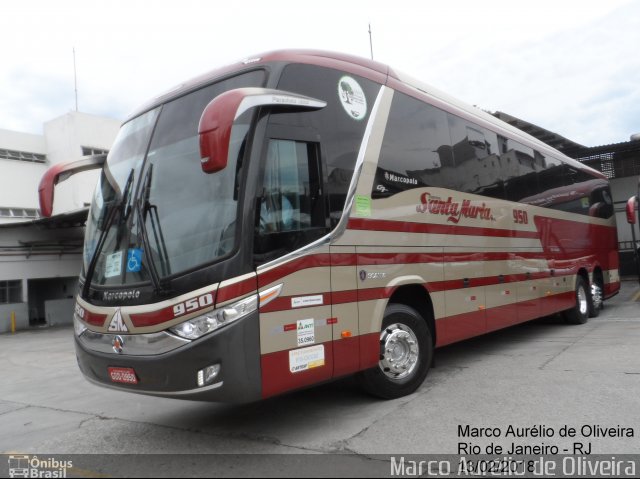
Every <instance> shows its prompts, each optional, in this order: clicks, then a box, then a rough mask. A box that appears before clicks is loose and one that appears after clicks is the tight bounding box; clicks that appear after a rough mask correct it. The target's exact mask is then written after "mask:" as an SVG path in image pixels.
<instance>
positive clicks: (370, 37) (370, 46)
mask: <svg viewBox="0 0 640 479" xmlns="http://www.w3.org/2000/svg"><path fill="white" fill-rule="evenodd" d="M369 48H370V49H371V59H372V60H373V39H372V36H371V23H369Z"/></svg>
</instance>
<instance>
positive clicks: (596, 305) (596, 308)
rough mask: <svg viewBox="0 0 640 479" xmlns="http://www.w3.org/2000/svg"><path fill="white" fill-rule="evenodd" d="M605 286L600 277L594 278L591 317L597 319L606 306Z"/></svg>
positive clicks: (590, 303) (590, 304)
mask: <svg viewBox="0 0 640 479" xmlns="http://www.w3.org/2000/svg"><path fill="white" fill-rule="evenodd" d="M603 294H604V286H603V284H602V278H600V277H599V276H595V275H594V277H593V283H592V284H591V300H590V301H589V317H591V318H595V317H597V316H598V315H599V314H600V310H601V309H602V306H603V304H604V302H603Z"/></svg>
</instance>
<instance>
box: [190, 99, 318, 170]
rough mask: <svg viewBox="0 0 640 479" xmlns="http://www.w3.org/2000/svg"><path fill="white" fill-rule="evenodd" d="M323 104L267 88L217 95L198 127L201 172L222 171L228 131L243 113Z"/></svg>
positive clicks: (227, 152) (304, 107)
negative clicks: (265, 108) (265, 107)
mask: <svg viewBox="0 0 640 479" xmlns="http://www.w3.org/2000/svg"><path fill="white" fill-rule="evenodd" d="M326 105H327V103H326V102H324V101H322V100H316V99H315V98H310V97H307V96H303V95H299V94H297V93H290V92H286V91H280V90H271V89H267V88H237V89H235V90H229V91H227V92H224V93H222V94H220V95H218V96H217V97H215V98H214V99H213V100H211V102H209V104H208V105H207V106H206V107H205V109H204V111H203V112H202V116H201V117H200V123H199V125H198V136H199V138H200V158H201V160H200V162H201V167H202V171H204V172H205V173H215V172H216V171H221V170H223V169H224V168H226V166H227V160H228V154H229V143H230V141H231V129H232V128H233V125H234V122H235V121H236V120H237V119H238V118H239V117H240V116H241V115H242V114H243V113H245V112H246V111H247V110H249V109H251V108H256V107H264V106H267V107H272V108H283V109H287V110H294V111H295V110H318V109H320V108H324V107H325V106H326Z"/></svg>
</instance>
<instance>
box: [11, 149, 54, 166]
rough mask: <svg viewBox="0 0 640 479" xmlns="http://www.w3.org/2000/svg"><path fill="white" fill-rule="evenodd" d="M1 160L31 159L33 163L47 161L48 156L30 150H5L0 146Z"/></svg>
mask: <svg viewBox="0 0 640 479" xmlns="http://www.w3.org/2000/svg"><path fill="white" fill-rule="evenodd" d="M0 160H15V161H30V162H32V163H45V162H46V161H47V157H46V156H45V155H42V154H40V153H30V152H28V151H17V150H5V149H2V148H0Z"/></svg>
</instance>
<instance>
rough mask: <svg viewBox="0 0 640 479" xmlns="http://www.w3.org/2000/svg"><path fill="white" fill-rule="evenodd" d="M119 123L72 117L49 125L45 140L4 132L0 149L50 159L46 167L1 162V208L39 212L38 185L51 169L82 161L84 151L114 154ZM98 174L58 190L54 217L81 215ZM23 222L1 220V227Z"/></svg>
mask: <svg viewBox="0 0 640 479" xmlns="http://www.w3.org/2000/svg"><path fill="white" fill-rule="evenodd" d="M119 128H120V121H118V120H114V119H111V118H104V117H99V116H95V115H89V114H87V113H81V112H69V113H67V114H65V115H62V116H61V117H59V118H55V119H53V120H51V121H49V122H47V123H45V124H44V128H43V129H44V134H43V135H33V134H28V133H21V132H15V131H9V130H0V149H7V150H15V151H22V152H28V153H38V154H42V155H46V157H47V162H46V163H34V162H29V161H18V160H5V159H0V208H31V209H38V208H39V207H40V205H39V200H38V185H39V183H40V179H41V178H42V175H43V174H44V173H45V171H47V169H48V168H49V167H50V166H52V165H54V164H57V163H65V162H69V161H74V160H79V159H80V158H82V156H83V155H82V147H83V146H85V147H91V148H95V149H100V150H109V149H111V145H112V144H113V141H114V139H115V137H116V134H117V132H118V129H119ZM98 175H99V173H98V171H89V172H85V173H80V174H78V175H75V176H73V177H71V178H70V179H69V180H66V181H64V182H62V183H60V184H59V185H58V186H57V187H56V190H55V200H54V208H53V213H54V214H59V213H63V212H67V211H73V210H77V209H79V208H83V207H84V206H87V205H88V204H89V203H90V202H91V197H92V195H93V190H94V188H95V185H96V182H97V179H98ZM15 221H20V220H18V219H12V218H6V217H2V216H0V224H3V223H12V222H15Z"/></svg>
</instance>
